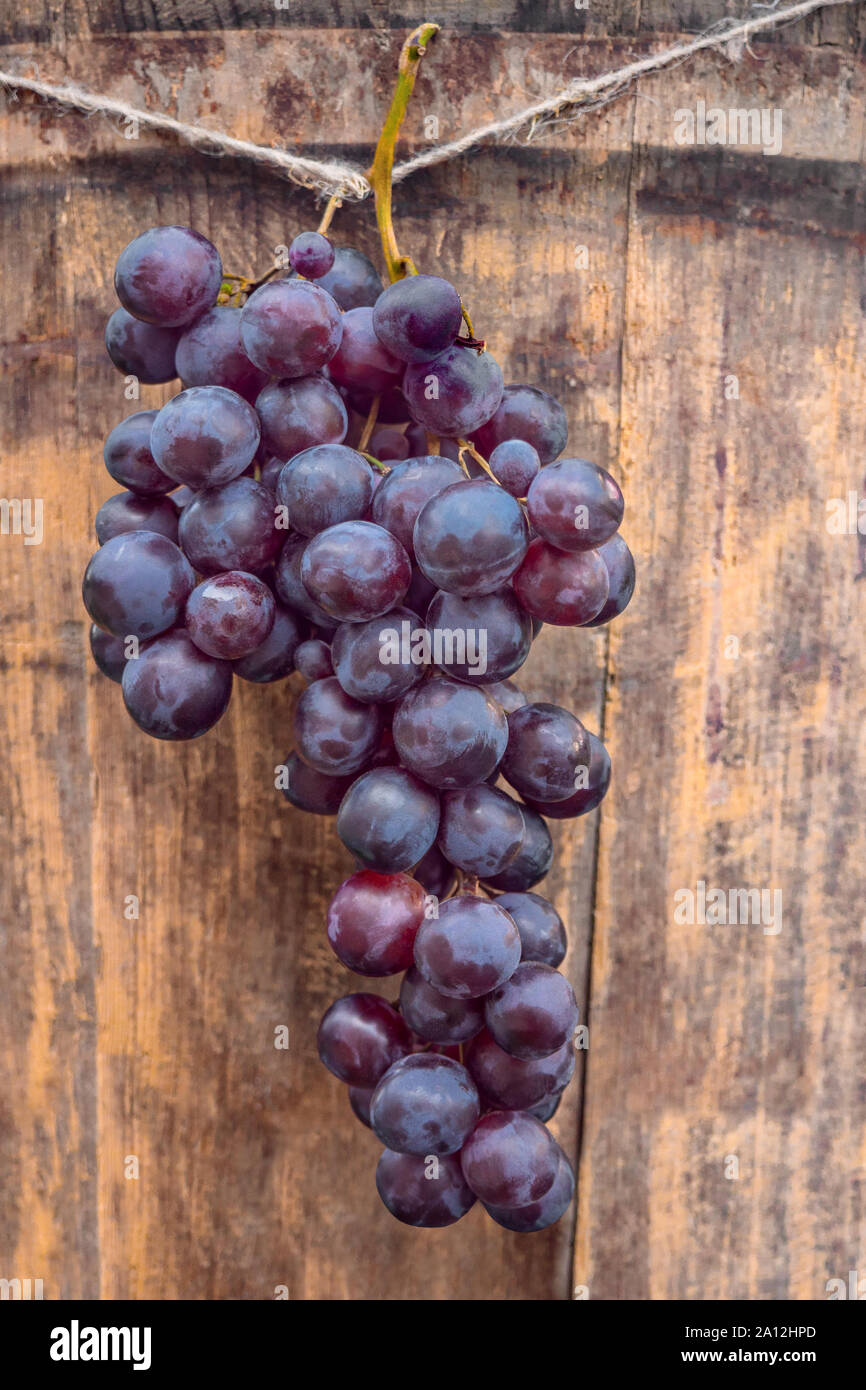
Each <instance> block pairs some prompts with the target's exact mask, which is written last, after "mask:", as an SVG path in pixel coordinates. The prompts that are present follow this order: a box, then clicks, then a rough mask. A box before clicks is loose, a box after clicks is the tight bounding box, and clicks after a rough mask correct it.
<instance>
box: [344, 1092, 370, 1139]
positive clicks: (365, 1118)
mask: <svg viewBox="0 0 866 1390" xmlns="http://www.w3.org/2000/svg"><path fill="white" fill-rule="evenodd" d="M372 1099H373V1092H372V1091H371V1090H370V1089H369V1087H364V1086H350V1087H349V1104H350V1105H351V1107H352V1112H353V1114H354V1115H355V1117H356V1119H359V1120H360V1121H361V1124H362V1125H366V1126H367V1128H368V1129H372V1128H373V1126H372V1125H371V1124H370V1101H371V1100H372Z"/></svg>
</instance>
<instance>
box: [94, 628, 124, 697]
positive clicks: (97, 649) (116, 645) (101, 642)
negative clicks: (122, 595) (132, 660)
mask: <svg viewBox="0 0 866 1390" xmlns="http://www.w3.org/2000/svg"><path fill="white" fill-rule="evenodd" d="M125 647H126V643H125V642H124V639H123V638H122V637H115V636H114V634H113V633H112V632H104V631H103V630H102V628H101V627H97V626H96V623H92V624H91V627H90V650H91V652H92V654H93V660H94V661H95V662H96V664H97V666H98V667H99V669H100V671H101V672H102V674H103V675H104V676H107V677H108V679H109V680H110V681H116V682H117V684H118V685H119V684H120V681H121V678H122V676H123V672H124V670H125V668H126V654H125Z"/></svg>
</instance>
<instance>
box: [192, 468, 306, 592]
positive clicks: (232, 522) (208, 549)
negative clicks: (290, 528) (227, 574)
mask: <svg viewBox="0 0 866 1390" xmlns="http://www.w3.org/2000/svg"><path fill="white" fill-rule="evenodd" d="M274 520H275V518H274V499H273V496H272V495H271V493H270V492H268V490H267V488H266V487H262V485H261V483H257V482H256V481H255V479H253V478H246V477H243V478H234V479H232V481H231V482H230V483H225V484H224V485H223V487H209V488H202V490H201V491H200V492H197V493H196V495H195V497H194V498H193V500H192V501H191V502H189V503H188V504H187V506H185V507H184V509H183V512H182V514H181V521H180V545H181V549H182V550H183V552H184V554H185V555H186V557H187V559H188V560H189V562H190V564H192V565H194V566H195V568H196V569H197V570H198V572H199V574H219V573H221V572H222V571H223V570H246V571H247V572H249V573H252V574H258V573H260V572H261V571H262V570H265V569H267V568H268V566H269V565H271V564H273V562H274V560H275V559H276V558H277V555H278V554H279V552H280V547H281V546H282V544H283V541H284V540H285V531H279V530H277V528H276V526H275V525H274Z"/></svg>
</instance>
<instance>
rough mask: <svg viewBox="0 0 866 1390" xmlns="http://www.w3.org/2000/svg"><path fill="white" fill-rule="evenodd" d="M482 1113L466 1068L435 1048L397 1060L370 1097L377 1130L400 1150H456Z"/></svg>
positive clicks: (450, 1152) (381, 1137)
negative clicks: (436, 1052)
mask: <svg viewBox="0 0 866 1390" xmlns="http://www.w3.org/2000/svg"><path fill="white" fill-rule="evenodd" d="M479 1113H480V1107H479V1104H478V1092H477V1090H476V1089H475V1082H474V1081H473V1080H472V1077H471V1076H470V1075H469V1073H468V1071H467V1070H466V1068H465V1067H463V1066H461V1064H460V1063H459V1062H455V1061H454V1060H453V1059H452V1058H451V1057H442V1056H437V1055H436V1054H435V1053H431V1052H419V1053H416V1054H415V1055H414V1056H411V1057H403V1058H401V1060H400V1061H399V1062H395V1063H394V1065H393V1066H392V1067H389V1069H388V1071H386V1072H385V1075H384V1076H383V1077H382V1078H381V1080H380V1081H379V1083H378V1085H377V1086H376V1089H375V1091H374V1092H373V1099H372V1101H371V1102H370V1122H371V1124H372V1127H373V1132H374V1134H376V1135H377V1136H378V1138H379V1139H381V1140H382V1143H383V1144H385V1145H386V1146H387V1147H388V1148H389V1149H393V1150H394V1151H395V1152H397V1153H411V1154H424V1155H426V1154H452V1153H456V1152H457V1150H458V1149H460V1148H462V1146H463V1141H464V1139H466V1138H467V1137H468V1135H469V1134H470V1133H471V1131H472V1129H473V1128H474V1126H475V1124H476V1123H477V1120H478V1115H479Z"/></svg>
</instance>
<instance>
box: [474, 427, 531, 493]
mask: <svg viewBox="0 0 866 1390" xmlns="http://www.w3.org/2000/svg"><path fill="white" fill-rule="evenodd" d="M487 462H488V465H489V467H490V471H491V473H492V474H493V476H494V478H495V479H496V480H497V482H498V483H501V485H502V487H504V488H505V491H506V492H510V493H511V496H512V497H525V496H526V494H527V492H528V491H529V488H530V486H531V484H532V480H533V478H535V477H536V475H537V473H538V470H539V468H540V467H541V464H540V461H539V458H538V451H537V449H534V448H533V447H532V445H531V444H527V443H526V441H525V440H524V439H503V441H502V443H501V444H497V446H496V448H495V449H494V450H493V453H492V454H491V455H490V458H489V459H488V460H487Z"/></svg>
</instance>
